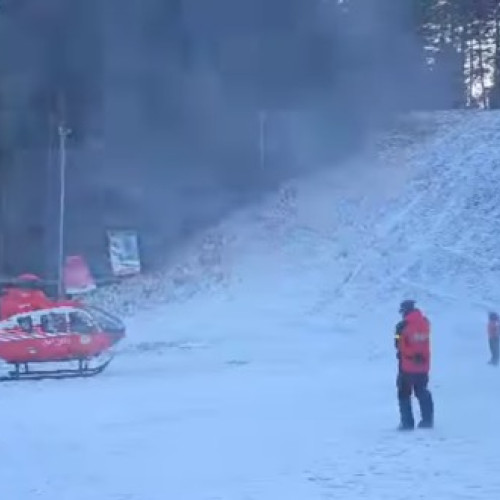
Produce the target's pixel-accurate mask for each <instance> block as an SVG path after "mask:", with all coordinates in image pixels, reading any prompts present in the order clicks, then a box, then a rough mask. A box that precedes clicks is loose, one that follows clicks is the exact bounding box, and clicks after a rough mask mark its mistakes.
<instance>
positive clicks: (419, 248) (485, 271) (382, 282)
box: [95, 112, 500, 316]
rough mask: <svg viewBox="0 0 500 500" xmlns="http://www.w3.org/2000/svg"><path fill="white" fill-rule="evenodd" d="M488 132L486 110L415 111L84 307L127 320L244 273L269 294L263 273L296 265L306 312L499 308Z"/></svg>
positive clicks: (496, 182)
mask: <svg viewBox="0 0 500 500" xmlns="http://www.w3.org/2000/svg"><path fill="white" fill-rule="evenodd" d="M498 124H500V116H499V115H498V114H497V113H496V112H490V113H481V112H477V113H476V112H447V113H441V114H434V115H432V114H421V115H419V114H417V115H415V116H413V117H412V118H411V119H409V120H407V121H406V122H402V125H401V126H402V129H401V130H396V131H395V132H393V133H392V134H388V135H385V136H381V137H379V138H376V140H375V141H374V143H373V144H369V145H367V147H366V150H365V151H363V152H360V154H359V155H358V156H357V157H356V158H354V159H353V160H352V161H351V162H350V164H348V165H343V166H341V167H340V168H335V169H331V170H329V171H326V172H323V173H321V174H318V175H315V176H313V177H311V178H309V179H298V180H296V181H294V182H291V183H289V184H288V185H287V186H284V187H283V189H282V191H281V192H280V193H277V194H276V195H275V196H272V197H270V198H269V199H268V200H267V202H266V203H264V204H262V205H260V206H258V207H250V208H248V209H245V210H243V211H241V212H239V213H237V214H235V215H234V216H233V217H231V218H229V219H228V220H226V221H225V222H224V223H223V224H221V225H220V226H219V227H217V228H215V229H213V230H212V231H209V232H208V233H207V234H205V235H202V237H201V238H200V240H199V241H197V242H195V243H194V244H193V245H191V246H188V247H187V248H183V249H182V250H181V252H180V254H181V255H179V256H176V257H174V258H173V265H170V266H168V267H167V270H166V271H165V273H159V274H158V275H157V276H151V277H149V278H146V280H144V278H140V279H138V280H136V281H132V282H130V283H129V284H127V285H125V286H124V287H122V288H121V289H120V288H119V289H118V290H117V289H111V290H109V291H104V292H101V294H100V295H97V296H96V298H95V300H96V301H102V300H105V301H107V302H108V303H111V307H113V308H114V309H115V310H117V311H118V312H120V313H127V312H131V313H133V312H134V311H135V310H136V309H137V307H139V308H142V307H144V305H145V304H147V303H153V304H154V303H156V304H161V303H164V302H165V301H171V300H175V299H178V298H186V297H189V296H191V295H192V294H193V293H196V292H198V291H199V290H200V289H203V287H204V286H209V289H211V288H210V287H211V286H214V283H217V282H219V284H221V283H224V284H226V285H227V284H228V283H234V282H238V281H241V280H246V279H247V277H246V276H245V274H247V273H250V274H251V275H252V277H251V279H252V280H253V286H254V287H255V286H257V283H256V281H259V280H260V282H261V283H262V284H263V287H264V288H265V289H267V290H268V289H269V288H268V286H267V283H268V279H269V274H268V273H269V272H272V273H274V274H275V278H276V279H280V280H293V276H294V275H295V276H297V273H296V272H290V271H291V270H293V269H295V270H297V266H300V273H301V274H300V278H299V280H298V281H300V282H301V283H304V279H305V276H304V273H307V275H308V276H309V277H310V279H311V280H313V282H312V283H311V287H312V290H311V292H310V293H309V294H308V299H307V301H308V305H307V307H310V308H311V309H312V310H314V311H319V310H324V311H328V312H329V313H331V314H336V315H339V314H340V315H343V316H346V315H349V314H351V313H353V311H354V314H355V315H356V310H357V309H358V308H359V306H360V304H362V303H364V302H365V301H369V302H370V303H371V307H373V306H374V304H373V293H372V292H373V288H374V287H376V289H377V297H378V301H379V302H382V301H383V300H386V299H389V298H390V299H391V300H394V293H396V295H397V297H400V296H401V295H408V294H409V295H413V296H416V297H417V298H418V297H428V296H434V297H441V298H443V299H447V298H448V299H452V300H455V301H456V300H461V299H462V298H465V299H466V301H467V303H474V304H478V305H481V306H485V307H488V305H489V304H494V303H495V302H498V301H499V300H500V292H498V291H497V287H496V286H495V283H496V282H498V279H499V278H500V274H499V272H500V266H499V264H500V260H499V254H498V252H496V248H497V247H498V246H499V244H500V239H499V238H498V237H497V234H496V227H497V222H498V220H499V217H500V208H498V204H497V203H496V192H497V191H498V188H499V186H500V174H499V173H498V172H499V171H498V169H497V168H496V166H497V163H498V162H500V151H499V150H498V148H497V147H496V145H497V139H498V137H499V136H500V132H498ZM403 127H404V128H403ZM405 129H406V130H405ZM268 267H271V268H272V269H268ZM313 275H317V280H319V281H320V282H321V281H324V280H325V278H326V277H328V279H326V281H325V283H320V282H317V281H314V279H315V278H314V277H313ZM290 285H291V284H290V283H289V284H288V286H290ZM254 289H255V288H254ZM393 292H394V293H393ZM304 307H306V306H305V305H304Z"/></svg>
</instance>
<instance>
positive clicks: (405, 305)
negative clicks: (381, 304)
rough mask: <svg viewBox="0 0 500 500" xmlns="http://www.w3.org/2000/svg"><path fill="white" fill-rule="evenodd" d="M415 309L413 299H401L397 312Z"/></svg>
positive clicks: (405, 312)
mask: <svg viewBox="0 0 500 500" xmlns="http://www.w3.org/2000/svg"><path fill="white" fill-rule="evenodd" d="M413 309H415V301H414V300H403V302H401V304H399V312H400V313H401V314H407V313H409V312H410V311H413Z"/></svg>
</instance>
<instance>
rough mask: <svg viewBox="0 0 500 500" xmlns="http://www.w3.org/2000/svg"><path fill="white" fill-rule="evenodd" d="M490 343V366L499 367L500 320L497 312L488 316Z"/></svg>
mask: <svg viewBox="0 0 500 500" xmlns="http://www.w3.org/2000/svg"><path fill="white" fill-rule="evenodd" d="M488 341H489V344H490V353H491V359H490V361H489V364H490V365H493V366H498V360H499V344H500V318H499V317H498V314H497V313H496V312H490V313H489V314H488Z"/></svg>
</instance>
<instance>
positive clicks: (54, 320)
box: [40, 313, 67, 333]
mask: <svg viewBox="0 0 500 500" xmlns="http://www.w3.org/2000/svg"><path fill="white" fill-rule="evenodd" d="M40 324H41V326H42V330H43V331H44V332H47V333H66V332H67V325H66V315H65V314H56V313H50V314H46V315H44V316H42V317H41V318H40Z"/></svg>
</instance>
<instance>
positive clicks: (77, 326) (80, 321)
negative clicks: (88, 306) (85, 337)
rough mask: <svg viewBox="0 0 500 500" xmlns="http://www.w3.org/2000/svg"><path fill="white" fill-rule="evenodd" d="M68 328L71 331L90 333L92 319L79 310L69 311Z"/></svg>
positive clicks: (92, 326) (92, 329)
mask: <svg viewBox="0 0 500 500" xmlns="http://www.w3.org/2000/svg"><path fill="white" fill-rule="evenodd" d="M69 329H70V331H71V332H72V333H86V334H89V333H92V332H93V331H94V330H95V328H94V323H93V321H92V319H91V318H90V317H89V316H88V315H86V314H82V313H81V312H72V313H69Z"/></svg>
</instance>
